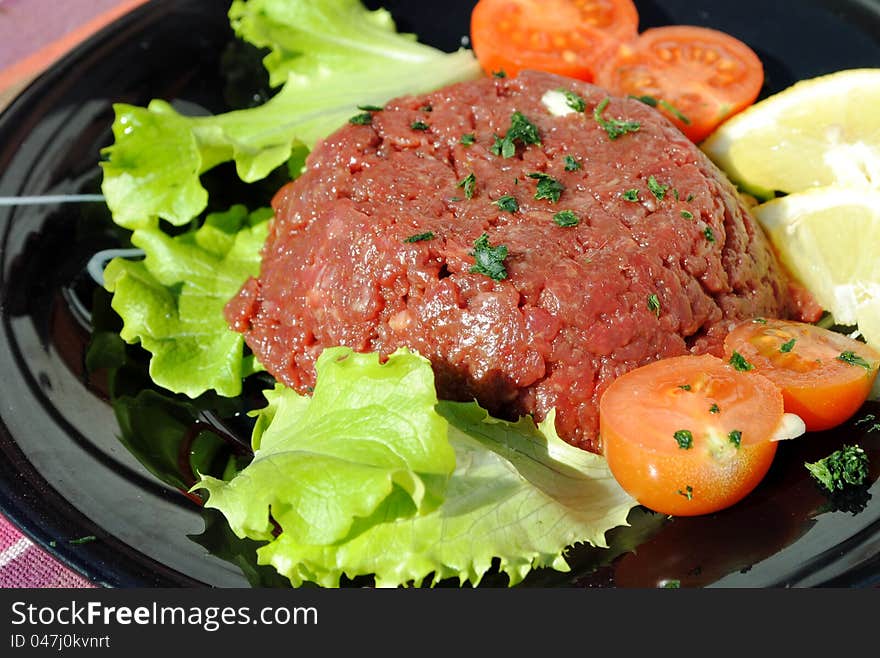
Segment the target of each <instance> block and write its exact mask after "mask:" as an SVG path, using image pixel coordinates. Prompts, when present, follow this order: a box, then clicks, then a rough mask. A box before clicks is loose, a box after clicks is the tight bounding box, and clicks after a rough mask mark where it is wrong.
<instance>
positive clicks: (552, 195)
mask: <svg viewBox="0 0 880 658" xmlns="http://www.w3.org/2000/svg"><path fill="white" fill-rule="evenodd" d="M529 178H534V179H536V180H537V181H538V186H537V188H536V189H535V198H536V199H549V200H550V201H551V202H553V203H556V202H557V201H559V196H560V195H561V194H562V190H563V189H565V188H564V187H563V186H562V183H560V182H559V181H558V180H556V179H555V178H553V177H551V176H548V175H547V174H542V173H540V172H536V173H534V174H529Z"/></svg>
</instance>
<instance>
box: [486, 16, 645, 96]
mask: <svg viewBox="0 0 880 658" xmlns="http://www.w3.org/2000/svg"><path fill="white" fill-rule="evenodd" d="M591 10H594V11H591ZM638 21H639V17H638V11H637V10H636V6H635V4H634V3H633V2H632V0H610V1H604V2H590V1H586V2H576V1H574V0H542V1H539V0H480V1H479V2H478V3H477V4H476V6H475V7H474V9H473V11H472V13H471V29H470V35H471V46H472V47H473V50H474V54H475V55H476V56H477V60H478V61H479V62H480V65H481V67H482V68H483V70H484V71H485V72H486V73H487V74H490V75H491V74H497V73H499V72H504V74H506V75H508V76H511V77H513V76H516V75H517V74H518V73H519V72H520V71H523V70H537V71H547V72H549V73H556V74H558V75H563V76H567V77H571V78H576V79H579V80H585V81H587V82H592V81H593V79H594V77H595V71H596V68H597V67H598V66H599V63H600V62H601V61H602V60H604V59H605V58H606V57H607V56H608V54H609V53H611V52H612V51H613V50H614V48H615V47H616V46H617V44H618V43H620V42H623V41H628V40H631V39H634V38H635V37H636V35H637V32H638Z"/></svg>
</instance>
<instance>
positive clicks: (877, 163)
mask: <svg viewBox="0 0 880 658" xmlns="http://www.w3.org/2000/svg"><path fill="white" fill-rule="evenodd" d="M878 107H880V69H867V68H866V69H848V70H844V71H839V72H837V73H831V74H828V75H824V76H820V77H817V78H811V79H809V80H803V81H801V82H797V83H795V84H794V85H792V86H791V87H789V88H787V89H785V90H783V91H781V92H779V93H777V94H775V95H773V96H770V97H768V98H766V99H764V100H762V101H760V102H758V103H756V104H754V105H752V106H751V107H749V108H747V109H746V110H744V111H742V112H740V113H739V114H737V115H735V116H733V117H731V118H730V119H729V120H728V121H726V122H725V123H723V124H722V125H721V126H719V127H718V129H717V130H716V131H715V132H714V133H713V134H712V135H710V136H709V137H708V138H706V140H705V141H703V143H702V144H701V148H702V149H703V151H704V152H705V153H706V154H707V155H708V156H709V158H710V159H712V160H713V161H714V162H715V164H717V165H718V166H719V167H720V168H721V169H722V170H723V171H725V172H726V173H727V175H728V177H729V178H730V179H731V180H732V181H733V182H734V183H736V184H738V185H739V186H740V187H741V188H742V189H743V190H744V191H747V192H751V193H753V194H756V195H757V196H759V197H763V198H769V197H772V196H773V192H774V191H779V192H785V193H791V192H799V191H802V190H806V189H809V188H812V187H822V186H827V185H846V186H852V187H869V188H880V111H878V110H877V108H878Z"/></svg>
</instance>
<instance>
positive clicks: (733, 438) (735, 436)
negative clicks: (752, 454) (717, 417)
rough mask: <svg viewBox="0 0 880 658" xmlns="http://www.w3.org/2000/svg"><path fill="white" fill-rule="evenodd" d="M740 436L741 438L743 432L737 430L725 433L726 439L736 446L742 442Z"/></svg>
mask: <svg viewBox="0 0 880 658" xmlns="http://www.w3.org/2000/svg"><path fill="white" fill-rule="evenodd" d="M742 438H743V433H742V432H740V431H739V430H731V431H730V432H729V433H728V434H727V439H728V441H730V442H731V443H732V444H733V445H735V446H736V447H737V448H739V446H740V444H741V443H742Z"/></svg>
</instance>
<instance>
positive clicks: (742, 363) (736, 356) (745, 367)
mask: <svg viewBox="0 0 880 658" xmlns="http://www.w3.org/2000/svg"><path fill="white" fill-rule="evenodd" d="M729 363H730V365H732V366H733V367H734V369H735V370H739V371H740V372H748V371H749V370H752V369H753V368H754V367H755V366H753V365H752V364H751V363H749V362H748V361H747V360H746V358H745V357H744V356H743V355H742V354H740V353H739V352H737V351H736V350H734V352H733V354H731V355H730V361H729Z"/></svg>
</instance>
